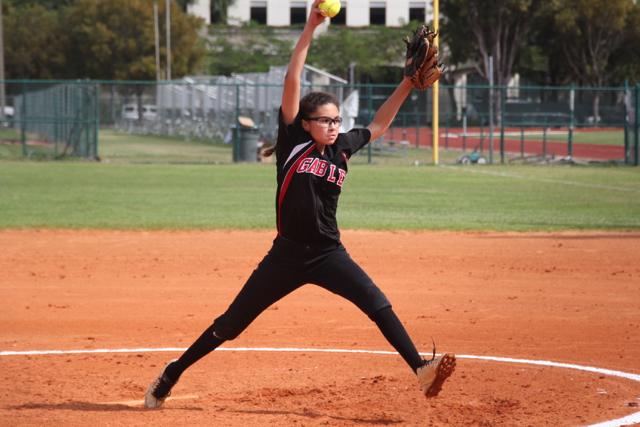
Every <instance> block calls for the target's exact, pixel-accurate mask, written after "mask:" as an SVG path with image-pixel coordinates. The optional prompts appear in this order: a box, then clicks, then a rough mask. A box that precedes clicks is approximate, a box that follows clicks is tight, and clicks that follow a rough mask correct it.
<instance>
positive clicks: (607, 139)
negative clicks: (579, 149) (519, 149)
mask: <svg viewBox="0 0 640 427" xmlns="http://www.w3.org/2000/svg"><path fill="white" fill-rule="evenodd" d="M513 138H514V137H513V136H511V139H513ZM518 138H519V137H518ZM524 139H525V140H534V141H541V140H542V132H525V135H524ZM568 139H569V136H568V131H552V132H549V133H548V134H547V140H548V141H560V142H567V141H568ZM573 143H574V144H596V145H624V130H623V129H620V130H606V131H600V130H596V131H591V130H588V129H587V130H580V129H576V130H575V131H574V132H573Z"/></svg>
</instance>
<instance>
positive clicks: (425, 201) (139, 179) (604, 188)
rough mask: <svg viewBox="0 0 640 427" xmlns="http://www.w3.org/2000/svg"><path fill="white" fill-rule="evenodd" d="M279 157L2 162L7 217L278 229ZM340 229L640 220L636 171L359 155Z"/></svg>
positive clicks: (626, 223) (47, 224)
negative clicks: (388, 162)
mask: <svg viewBox="0 0 640 427" xmlns="http://www.w3.org/2000/svg"><path fill="white" fill-rule="evenodd" d="M274 176H275V169H274V167H273V166H272V165H265V164H256V165H216V166H212V165H131V164H100V163H82V162H1V161H0V212H1V214H0V228H114V229H164V228H169V229H199V228H203V229H209V228H234V229H243V228H273V227H274V223H275V214H274V194H275V178H274ZM344 190H345V191H344V192H343V196H342V198H341V206H340V209H339V215H338V220H339V223H340V225H341V227H342V228H362V229H449V230H504V231H507V230H563V229H566V230H570V229H601V230H614V229H617V230H628V229H636V230H637V229H640V170H639V169H637V168H619V167H575V166H574V167H569V166H555V167H551V166H545V167H540V166H513V165H512V166H467V167H462V166H442V167H433V166H421V167H413V166H406V167H399V166H382V165H376V166H368V165H352V167H351V171H350V173H349V177H348V178H347V181H346V182H345V187H344Z"/></svg>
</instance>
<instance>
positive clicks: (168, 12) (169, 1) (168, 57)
mask: <svg viewBox="0 0 640 427" xmlns="http://www.w3.org/2000/svg"><path fill="white" fill-rule="evenodd" d="M166 5H167V10H166V14H165V15H166V17H167V80H171V0H167V1H166Z"/></svg>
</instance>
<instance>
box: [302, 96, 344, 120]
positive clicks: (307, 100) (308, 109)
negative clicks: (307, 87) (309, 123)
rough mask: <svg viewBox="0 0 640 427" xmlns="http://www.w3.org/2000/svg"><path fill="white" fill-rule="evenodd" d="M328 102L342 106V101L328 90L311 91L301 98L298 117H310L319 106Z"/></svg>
mask: <svg viewBox="0 0 640 427" xmlns="http://www.w3.org/2000/svg"><path fill="white" fill-rule="evenodd" d="M326 104H333V105H335V106H336V107H338V108H340V102H339V101H338V99H337V98H336V97H335V96H333V95H332V94H330V93H327V92H309V93H308V94H306V95H305V96H304V97H302V99H301V100H300V110H299V111H298V119H308V118H309V117H311V116H312V115H313V113H315V112H316V110H317V109H318V107H320V106H322V105H326Z"/></svg>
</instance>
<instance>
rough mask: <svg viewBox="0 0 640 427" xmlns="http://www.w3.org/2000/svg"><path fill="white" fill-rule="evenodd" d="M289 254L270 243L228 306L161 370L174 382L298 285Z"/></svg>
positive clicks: (297, 277) (297, 275) (297, 272)
mask: <svg viewBox="0 0 640 427" xmlns="http://www.w3.org/2000/svg"><path fill="white" fill-rule="evenodd" d="M290 261H291V254H290V253H287V251H286V248H283V247H282V245H278V244H275V243H274V246H273V247H272V248H271V250H270V251H269V253H268V254H267V255H266V256H265V257H264V259H263V260H262V261H261V262H260V264H259V265H258V267H257V268H256V269H255V270H254V271H253V273H252V274H251V276H250V277H249V279H248V280H247V282H246V283H245V284H244V286H243V287H242V289H241V290H240V293H238V295H237V296H236V298H235V299H234V300H233V302H232V303H231V305H230V306H229V308H228V309H227V310H226V311H225V312H224V313H223V314H222V315H221V316H220V317H218V318H217V319H216V320H215V321H214V323H213V324H212V325H211V326H209V327H208V328H207V329H206V330H205V331H204V332H203V333H202V334H201V335H200V337H198V339H197V340H196V341H195V342H194V343H193V344H191V346H189V348H188V349H187V350H186V351H185V352H184V353H183V354H182V356H180V358H179V359H178V360H177V361H176V362H173V363H171V364H169V365H168V366H167V369H166V371H165V373H166V374H167V375H168V376H169V378H171V379H172V380H173V381H174V382H175V381H177V380H178V378H180V376H181V375H182V373H183V372H184V371H185V370H186V369H187V368H189V367H190V366H191V365H193V364H194V363H196V362H197V361H198V360H200V359H202V358H203V357H204V356H206V355H207V354H209V353H211V352H212V351H213V350H215V349H216V348H217V347H219V346H220V345H221V344H222V343H223V342H225V341H227V340H232V339H234V338H236V337H237V336H238V335H240V333H241V332H242V331H243V330H245V329H246V328H247V326H249V324H250V323H251V322H252V321H253V320H254V319H255V318H256V317H258V316H259V315H260V313H262V312H263V311H264V310H265V309H267V308H268V307H269V306H270V305H271V304H273V303H275V302H276V301H278V300H279V299H281V298H283V297H284V296H286V295H287V294H289V293H290V292H292V291H294V290H295V289H297V288H298V287H300V286H301V285H302V283H301V282H300V280H299V276H300V275H299V271H300V269H299V268H297V269H296V268H295V266H293V265H292V263H291V262H290Z"/></svg>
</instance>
